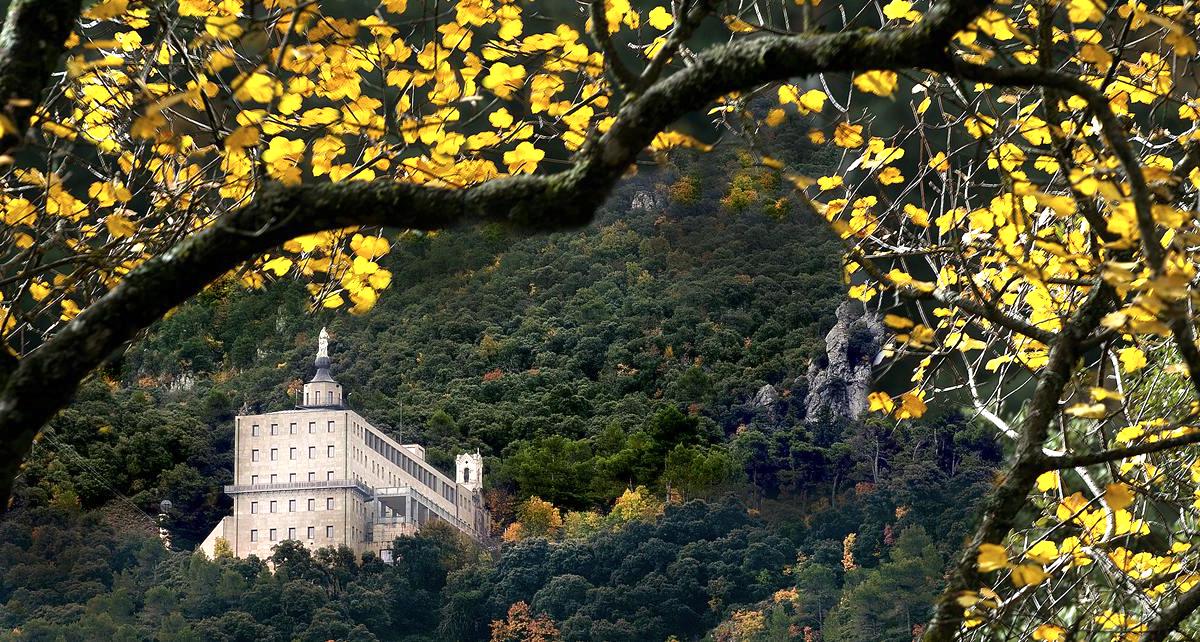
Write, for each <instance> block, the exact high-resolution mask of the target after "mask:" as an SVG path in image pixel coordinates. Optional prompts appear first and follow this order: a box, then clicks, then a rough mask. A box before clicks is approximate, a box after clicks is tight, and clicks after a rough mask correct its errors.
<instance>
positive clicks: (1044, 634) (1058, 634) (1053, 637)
mask: <svg viewBox="0 0 1200 642" xmlns="http://www.w3.org/2000/svg"><path fill="white" fill-rule="evenodd" d="M1033 639H1035V640H1040V641H1041V642H1065V641H1066V639H1067V630H1066V629H1064V628H1062V627H1061V626H1058V625H1057V624H1040V625H1038V627H1037V628H1036V629H1034V630H1033Z"/></svg>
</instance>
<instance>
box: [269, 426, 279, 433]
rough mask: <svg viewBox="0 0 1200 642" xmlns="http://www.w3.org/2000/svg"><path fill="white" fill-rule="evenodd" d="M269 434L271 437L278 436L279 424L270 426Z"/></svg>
mask: <svg viewBox="0 0 1200 642" xmlns="http://www.w3.org/2000/svg"><path fill="white" fill-rule="evenodd" d="M271 434H272V435H278V434H279V424H271Z"/></svg>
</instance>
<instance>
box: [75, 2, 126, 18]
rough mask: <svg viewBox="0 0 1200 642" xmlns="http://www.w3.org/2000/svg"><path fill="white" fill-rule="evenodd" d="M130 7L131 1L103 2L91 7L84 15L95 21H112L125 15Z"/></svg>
mask: <svg viewBox="0 0 1200 642" xmlns="http://www.w3.org/2000/svg"><path fill="white" fill-rule="evenodd" d="M128 7H129V0H103V1H102V2H97V3H96V4H94V5H92V6H91V7H89V8H88V10H87V11H85V12H83V15H85V16H87V17H88V18H92V19H93V20H111V19H112V18H115V17H117V16H119V15H121V14H123V13H125V10H126V9H127V8H128Z"/></svg>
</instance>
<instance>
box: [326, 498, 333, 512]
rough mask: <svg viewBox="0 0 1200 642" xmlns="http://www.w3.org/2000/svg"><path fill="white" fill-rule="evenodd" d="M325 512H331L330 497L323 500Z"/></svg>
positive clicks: (331, 500) (331, 501) (331, 499)
mask: <svg viewBox="0 0 1200 642" xmlns="http://www.w3.org/2000/svg"><path fill="white" fill-rule="evenodd" d="M325 510H333V498H332V497H326V498H325Z"/></svg>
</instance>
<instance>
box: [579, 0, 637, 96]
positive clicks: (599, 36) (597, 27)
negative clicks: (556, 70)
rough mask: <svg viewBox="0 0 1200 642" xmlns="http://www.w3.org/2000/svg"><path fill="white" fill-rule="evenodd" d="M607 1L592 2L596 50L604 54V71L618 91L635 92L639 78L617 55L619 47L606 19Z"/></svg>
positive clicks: (592, 22) (593, 39)
mask: <svg viewBox="0 0 1200 642" xmlns="http://www.w3.org/2000/svg"><path fill="white" fill-rule="evenodd" d="M605 4H606V3H605V0H591V3H590V4H589V8H590V10H591V35H592V42H594V43H595V44H596V48H597V49H599V50H600V51H601V52H603V53H604V69H605V70H606V71H608V73H609V76H610V77H611V78H610V79H611V80H612V81H613V84H614V85H616V87H617V89H620V90H621V91H623V92H626V93H628V92H630V91H633V89H634V87H635V86H636V85H637V84H638V77H637V75H636V74H634V73H633V71H631V70H630V69H629V67H626V66H625V63H624V62H622V61H621V57H620V56H619V55H617V47H616V45H615V44H613V40H612V34H611V33H609V32H608V19H607V18H606V17H605V6H604V5H605Z"/></svg>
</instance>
